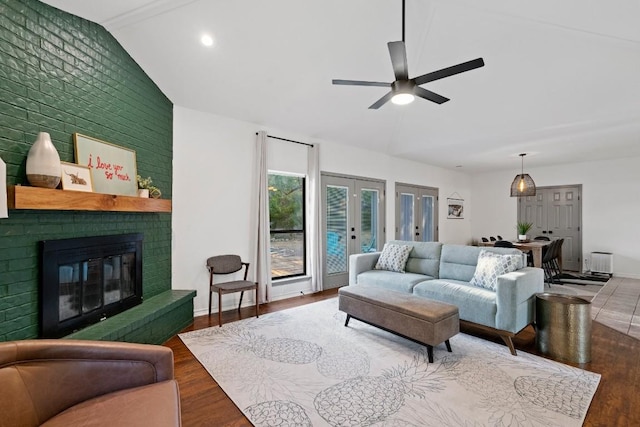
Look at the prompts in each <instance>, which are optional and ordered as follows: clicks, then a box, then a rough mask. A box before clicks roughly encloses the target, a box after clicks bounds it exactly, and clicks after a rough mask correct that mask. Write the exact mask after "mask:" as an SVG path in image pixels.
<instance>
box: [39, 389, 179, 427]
mask: <svg viewBox="0 0 640 427" xmlns="http://www.w3.org/2000/svg"><path fill="white" fill-rule="evenodd" d="M180 424H181V421H180V395H179V392H178V383H177V382H176V381H175V380H168V381H163V382H159V383H154V384H149V385H145V386H142V387H136V388H132V389H127V390H121V391H117V392H114V393H109V394H105V395H103V396H99V397H96V398H94V399H91V400H87V401H85V402H82V403H79V404H78V405H75V406H72V407H71V408H69V409H67V410H66V411H64V412H62V413H60V414H58V415H56V416H55V417H53V418H51V419H49V420H48V421H47V422H45V423H44V424H42V425H43V426H46V427H54V426H61V427H62V426H64V427H67V426H85V427H91V426H96V427H98V426H104V425H112V426H178V425H180Z"/></svg>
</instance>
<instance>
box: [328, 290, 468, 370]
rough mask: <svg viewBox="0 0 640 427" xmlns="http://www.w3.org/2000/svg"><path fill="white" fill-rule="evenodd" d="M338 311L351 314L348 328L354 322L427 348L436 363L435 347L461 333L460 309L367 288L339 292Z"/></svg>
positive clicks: (421, 298)
mask: <svg viewBox="0 0 640 427" xmlns="http://www.w3.org/2000/svg"><path fill="white" fill-rule="evenodd" d="M338 308H339V309H340V311H344V312H345V313H347V320H346V321H345V323H344V326H348V324H349V320H350V319H351V318H352V317H353V318H354V319H357V320H360V321H362V322H365V323H368V324H370V325H372V326H376V327H378V328H380V329H383V330H385V331H388V332H392V333H394V334H396V335H400V336H401V337H404V338H407V339H410V340H411V341H414V342H417V343H419V344H424V345H426V346H427V354H428V356H429V362H430V363H433V346H435V345H438V344H440V343H442V342H444V343H445V344H446V346H447V350H448V351H449V352H451V344H450V343H449V338H451V337H452V336H454V335H455V334H457V333H458V332H460V321H459V318H458V307H456V306H455V305H451V304H447V303H444V302H439V301H433V300H430V299H427V298H423V297H418V296H414V295H412V294H406V293H403V292H398V291H392V290H388V289H384V288H377V287H375V286H367V285H351V286H345V287H342V288H340V289H339V290H338Z"/></svg>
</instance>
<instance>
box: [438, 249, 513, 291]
mask: <svg viewBox="0 0 640 427" xmlns="http://www.w3.org/2000/svg"><path fill="white" fill-rule="evenodd" d="M481 250H486V251H489V252H492V253H497V254H516V255H519V256H522V252H521V251H519V250H518V249H513V248H481V247H478V246H463V245H444V246H443V247H442V256H441V258H440V275H439V278H440V279H453V280H460V281H463V282H470V281H471V278H472V277H473V275H474V273H475V271H476V265H477V264H478V255H480V251H481ZM522 266H523V264H522V262H521V263H520V264H519V266H518V269H520V268H522Z"/></svg>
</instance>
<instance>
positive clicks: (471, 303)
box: [413, 246, 497, 328]
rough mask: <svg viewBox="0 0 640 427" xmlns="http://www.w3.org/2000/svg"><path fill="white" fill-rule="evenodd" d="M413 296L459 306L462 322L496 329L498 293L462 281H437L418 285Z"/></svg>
mask: <svg viewBox="0 0 640 427" xmlns="http://www.w3.org/2000/svg"><path fill="white" fill-rule="evenodd" d="M445 247H446V246H445ZM413 294H414V295H418V296H421V297H424V298H430V299H434V300H436V301H442V302H447V303H449V304H453V305H456V306H458V310H459V313H460V320H466V321H468V322H474V323H479V324H481V325H486V326H489V327H492V328H495V327H496V312H497V305H496V293H495V292H493V291H490V290H488V289H483V288H478V287H475V286H471V285H470V284H469V283H468V282H465V281H460V280H444V279H435V280H429V281H426V282H421V283H418V284H417V285H416V286H414V287H413Z"/></svg>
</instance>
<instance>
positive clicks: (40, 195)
mask: <svg viewBox="0 0 640 427" xmlns="http://www.w3.org/2000/svg"><path fill="white" fill-rule="evenodd" d="M7 205H8V207H9V209H36V210H62V211H106V212H108V211H113V212H171V200H169V199H145V198H141V197H131V196H117V195H114V194H101V193H85V192H82V191H68V190H55V189H50V188H39V187H28V186H21V185H16V186H8V187H7Z"/></svg>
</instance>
